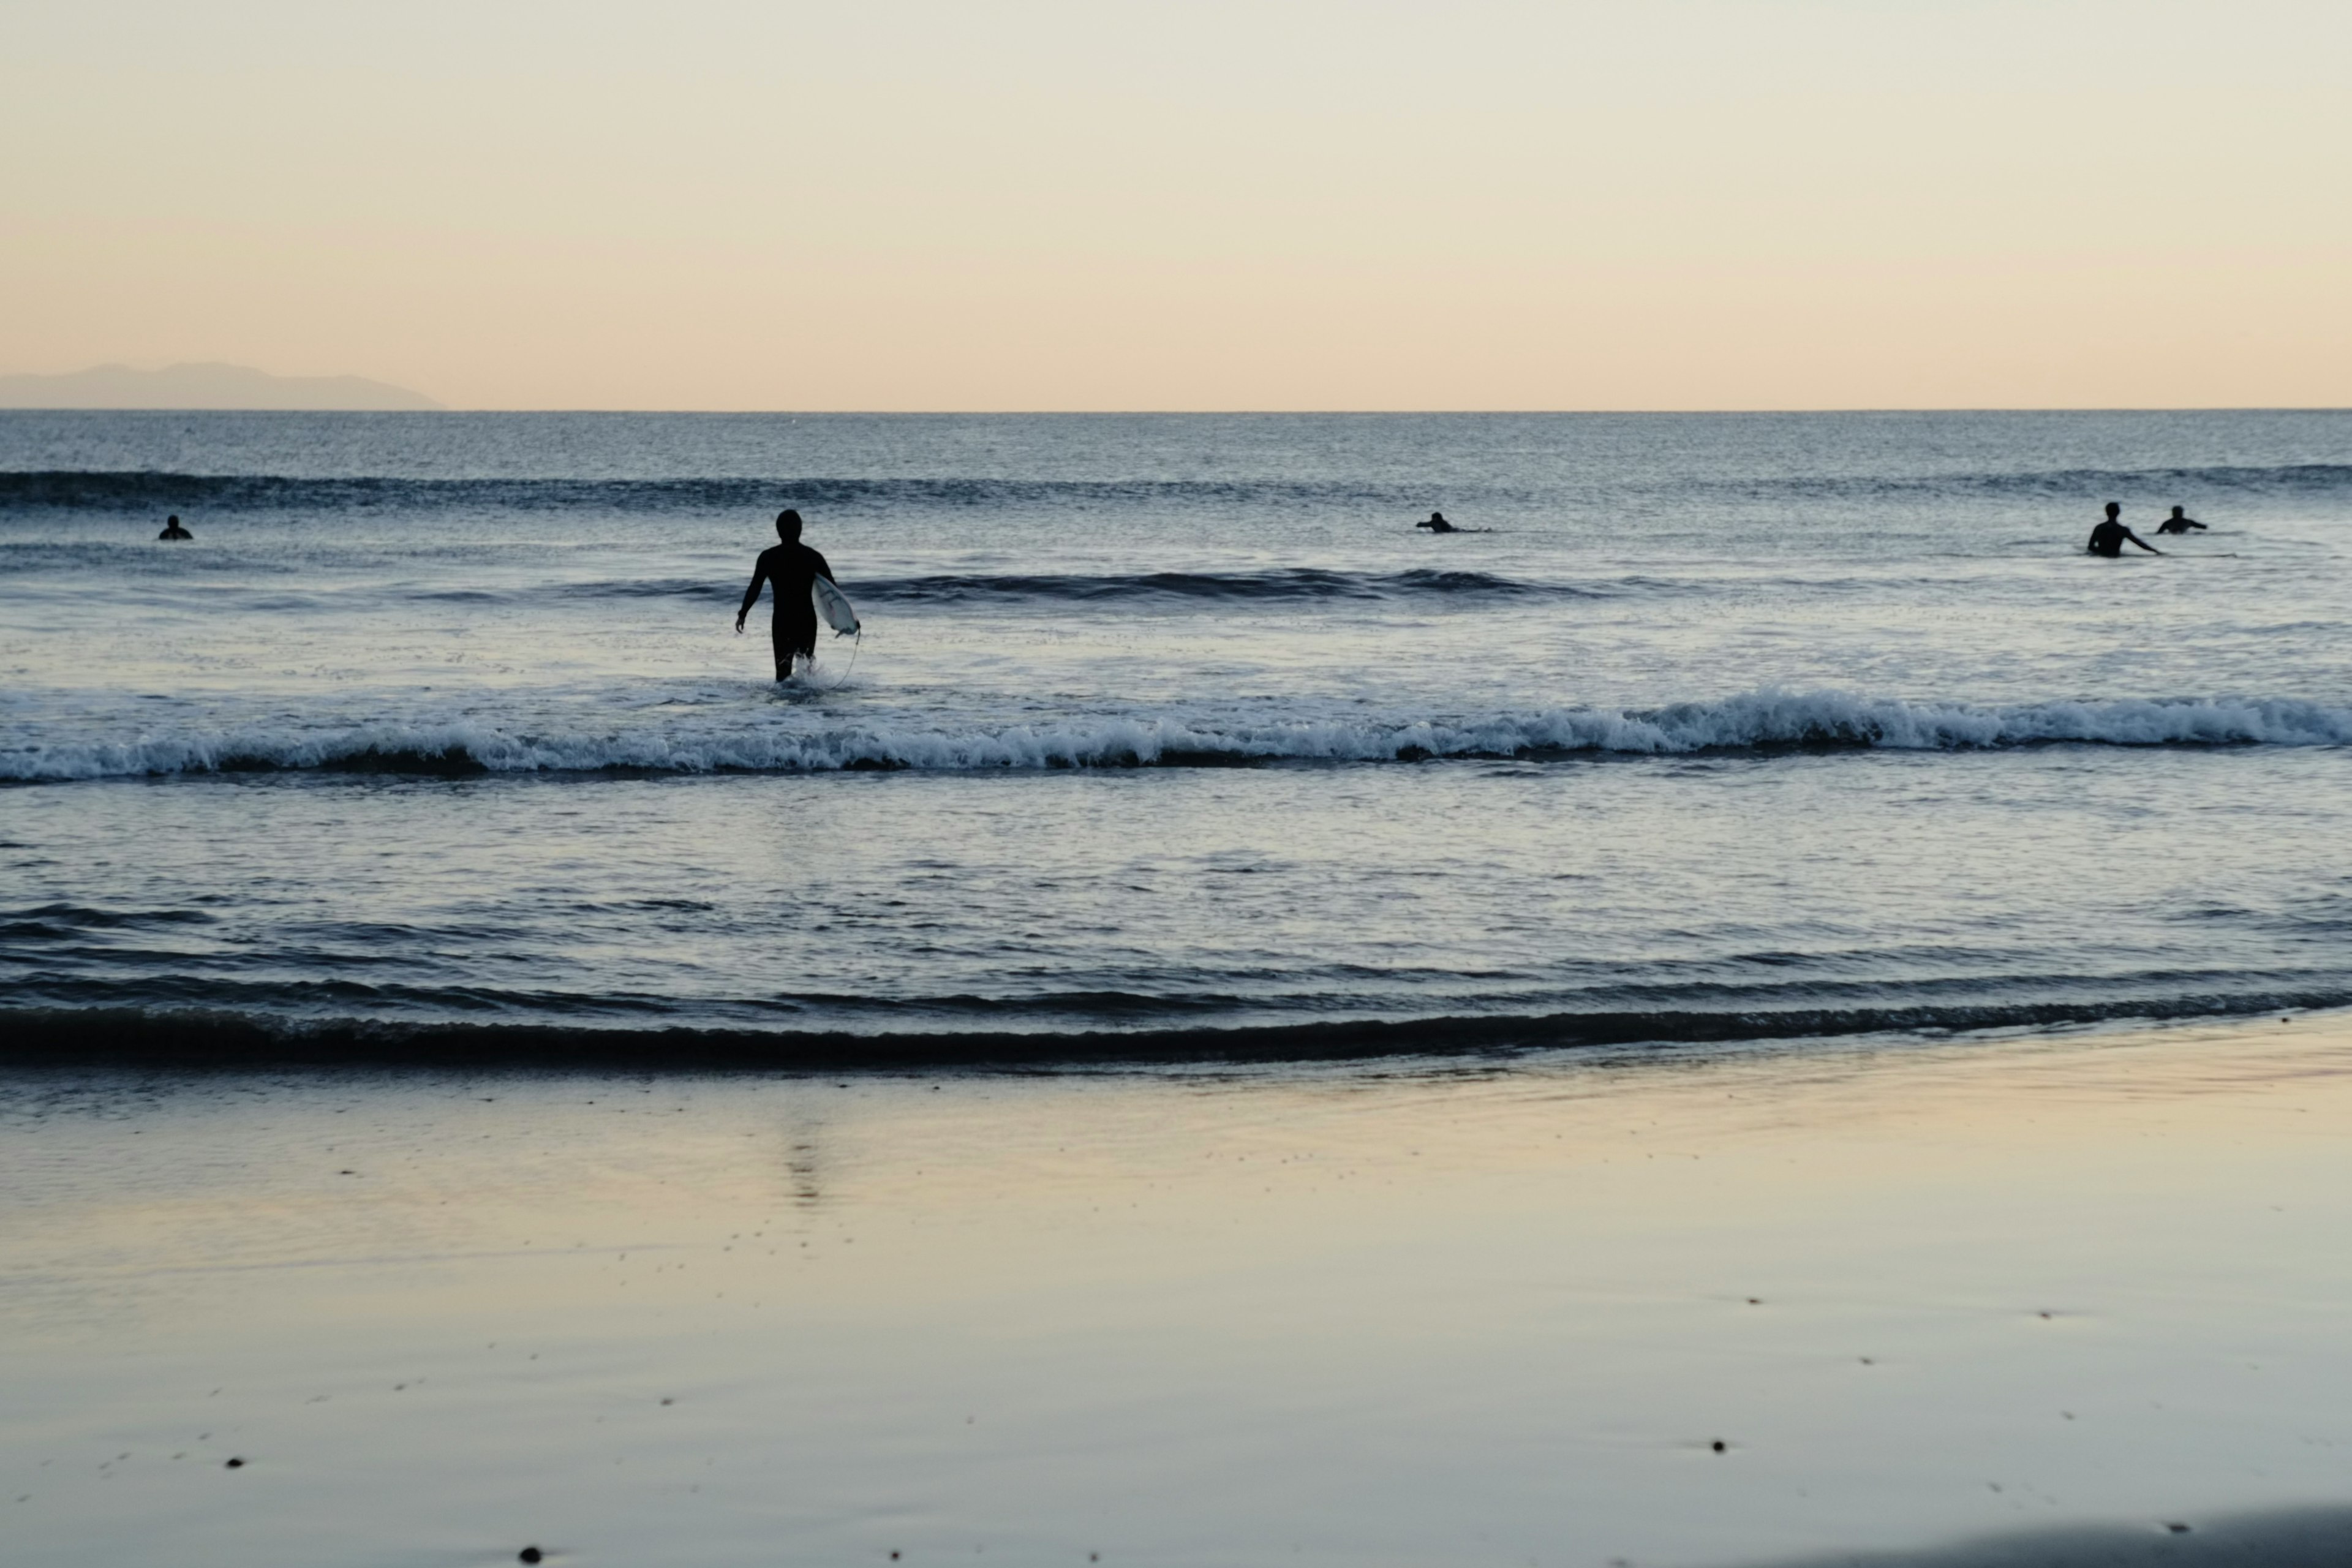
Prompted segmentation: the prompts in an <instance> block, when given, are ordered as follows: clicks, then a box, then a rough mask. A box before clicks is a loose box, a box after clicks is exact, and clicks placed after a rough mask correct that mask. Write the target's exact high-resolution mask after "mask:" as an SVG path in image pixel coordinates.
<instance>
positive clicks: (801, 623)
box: [735, 508, 833, 680]
mask: <svg viewBox="0 0 2352 1568" xmlns="http://www.w3.org/2000/svg"><path fill="white" fill-rule="evenodd" d="M776 538H777V540H778V541H779V542H777V543H775V544H772V545H770V546H769V547H768V548H767V549H765V550H762V551H761V552H760V559H759V561H758V562H757V563H755V564H754V565H753V566H752V568H751V586H750V587H748V588H746V589H744V590H743V607H742V608H741V609H740V610H738V611H736V612H735V631H736V634H737V635H738V636H740V635H741V634H742V631H743V617H744V616H748V615H750V614H751V606H752V605H756V604H758V603H759V602H760V586H761V584H763V583H772V584H775V588H776V592H775V601H774V603H775V619H774V620H773V621H772V622H771V623H770V624H769V629H770V632H771V634H772V636H773V637H774V639H775V645H776V679H778V680H790V679H792V678H793V655H794V654H799V655H800V656H802V657H803V658H812V659H813V658H815V657H816V603H815V601H814V599H812V598H811V597H810V596H809V595H810V594H811V592H812V591H813V586H814V580H815V579H817V578H819V577H822V578H824V580H825V581H826V582H828V583H830V582H832V581H833V568H832V567H830V566H828V565H826V564H825V561H824V556H822V555H819V554H818V553H817V552H815V551H814V550H811V549H810V548H809V547H808V546H807V545H805V544H803V543H802V542H801V514H800V513H799V512H796V511H793V510H790V509H789V508H788V509H786V510H783V511H780V512H778V513H777V514H776Z"/></svg>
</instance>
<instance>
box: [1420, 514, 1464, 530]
mask: <svg viewBox="0 0 2352 1568" xmlns="http://www.w3.org/2000/svg"><path fill="white" fill-rule="evenodd" d="M1413 527H1415V528H1425V529H1427V530H1429V531H1430V532H1432V533H1459V532H1461V530H1460V529H1458V528H1456V527H1454V525H1453V524H1452V523H1450V522H1448V521H1445V514H1444V512H1442V511H1433V512H1431V513H1430V514H1429V521H1427V522H1416V523H1414V524H1413Z"/></svg>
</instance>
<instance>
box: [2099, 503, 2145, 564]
mask: <svg viewBox="0 0 2352 1568" xmlns="http://www.w3.org/2000/svg"><path fill="white" fill-rule="evenodd" d="M2123 513H2124V508H2123V503H2122V502H2121V501H2112V500H2111V501H2109V502H2108V503H2107V521H2105V522H2103V523H2101V524H2099V526H2098V527H2096V528H2095V529H2093V530H2091V542H2090V543H2088V544H2085V545H2084V546H2083V548H2084V549H2085V550H2087V551H2089V552H2091V553H2092V554H2094V555H2104V556H2105V557H2106V558H2107V559H2108V560H2110V561H2113V560H2114V559H2115V558H2116V556H2118V555H2121V554H2122V553H2123V552H2124V541H2126V540H2129V541H2131V542H2133V543H2134V544H2137V545H2138V546H2139V547H2140V548H2141V549H2142V550H2145V551H2147V552H2148V553H2149V554H2150V555H2161V554H2163V553H2164V552H2163V551H2161V550H2158V548H2157V547H2156V546H2155V545H2153V544H2150V543H2149V542H2147V540H2145V539H2142V538H2141V537H2140V536H2139V535H2138V534H2137V533H2134V532H2133V531H2131V530H2130V529H2128V528H2126V527H2125V526H2124V524H2123Z"/></svg>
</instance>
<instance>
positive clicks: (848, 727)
mask: <svg viewBox="0 0 2352 1568" xmlns="http://www.w3.org/2000/svg"><path fill="white" fill-rule="evenodd" d="M2068 744H2072V745H2094V746H2134V747H2138V746H2342V745H2347V744H2352V707H2343V706H2331V705H2327V704H2323V703H2316V702H2309V701H2300V700H2274V699H2253V698H2206V699H2200V698H2168V699H2148V700H2105V701H2055V702H2035V703H2027V704H2022V705H2012V706H1976V705H1970V704H1965V703H1933V702H1908V701H1903V700H1896V699H1888V698H1868V697H1860V696H1854V695H1851V694H1847V693H1843V692H1835V691H1812V692H1783V691H1771V690H1766V691H1757V692H1750V693H1747V694H1744V695H1741V696H1737V697H1732V698H1727V699H1724V700H1717V701H1712V702H1685V703H1676V704H1674V705H1672V706H1670V707H1664V708H1653V709H1613V710H1612V709H1598V708H1557V709H1549V710H1540V711H1532V712H1522V713H1496V714H1491V715H1483V716H1482V715H1465V716H1455V717H1431V718H1405V717H1399V718H1395V719H1391V720H1386V721H1383V720H1378V719H1363V718H1356V717H1349V718H1347V719H1337V718H1331V719H1325V718H1298V719H1294V720H1275V721H1261V722H1234V721H1221V720H1211V719H1204V718H1194V717H1179V716H1173V715H1168V714H1149V713H1139V714H1129V715H1090V716H1073V717H1071V718H1069V719H1066V720H1064V721H1058V722H1046V723H1019V724H1005V725H991V726H980V725H975V726H971V727H968V728H947V727H935V728H922V727H912V726H910V727H907V728H894V727H892V726H890V725H888V724H887V723H859V722H856V721H851V720H846V719H843V718H840V717H838V716H827V717H824V718H821V719H817V720H814V721H810V720H806V719H798V718H795V719H790V720H782V721H767V722H758V721H740V722H737V723H735V724H734V725H733V726H732V727H730V728H725V729H714V728H710V727H707V726H706V727H702V728H685V727H675V728H666V729H654V728H648V729H644V730H638V731H620V732H598V733H580V734H534V733H526V732H520V731H509V730H506V729H501V728H499V727H498V726H496V725H492V724H485V723H478V722H470V721H467V722H451V723H444V724H425V725H399V724H384V725H355V726H349V727H344V728H338V729H308V730H289V731H278V730H268V729H258V728H256V729H245V730H226V731H167V732H163V733H153V732H151V733H148V734H144V735H142V736H139V737H138V738H136V739H131V740H124V741H120V742H62V743H40V744H32V745H19V746H16V747H13V748H10V749H8V750H6V751H5V752H0V779H8V780H15V781H18V782H36V781H63V780H73V779H95V778H110V777H126V776H139V775H156V774H172V773H236V772H268V771H321V772H338V773H413V774H459V773H599V772H604V773H614V772H619V773H645V772H657V773H730V772H756V773H818V772H834V771H842V770H859V769H876V770H897V769H917V770H924V771H930V772H940V773H958V772H973V771H982V770H1000V769H1047V768H1118V767H1188V766H1189V767H1215V766H1228V767H1230V766H1248V765H1254V764H1272V763H1400V762H1419V761H1424V760H1429V759H1433V758H1447V757H1457V758H1487V759H1526V760H1533V761H1544V760H1550V759H1568V758H1573V757H1579V756H1592V755H1608V754H1617V755H1632V756H1673V755H1683V754H1689V753H1694V752H1734V753H1737V752H1780V751H1790V750H1805V749H1816V750H1838V749H1854V750H1864V749H1884V750H1898V751H1926V752H1936V751H1944V752H1958V751H1986V750H2001V749H2008V748H2016V747H2026V746H2048V745H2068Z"/></svg>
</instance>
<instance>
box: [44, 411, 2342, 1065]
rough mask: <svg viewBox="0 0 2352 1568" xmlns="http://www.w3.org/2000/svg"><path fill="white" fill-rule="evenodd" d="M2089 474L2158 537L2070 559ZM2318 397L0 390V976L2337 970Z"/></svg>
mask: <svg viewBox="0 0 2352 1568" xmlns="http://www.w3.org/2000/svg"><path fill="white" fill-rule="evenodd" d="M2106 500H2117V501H2120V502H2122V503H2123V505H2124V508H2125V514H2124V516H2125V521H2126V522H2127V523H2130V524H2133V525H2134V526H2135V527H2137V529H2138V530H2139V531H2141V533H2142V534H2143V535H2145V536H2147V537H2148V538H2149V539H2150V541H2151V542H2157V543H2158V544H2160V545H2161V546H2162V547H2163V548H2164V549H2166V550H2167V551H2168V552H2170V553H2168V555H2167V556H2165V557H2164V558H2161V559H2159V558H2157V557H2154V556H2147V555H2141V554H2138V553H2137V552H2132V553H2130V554H2127V556H2126V558H2125V559H2123V560H2120V561H2103V560H2097V559H2093V558H2090V557H2087V556H2085V555H2084V554H2083V553H2082V545H2083V541H2084V536H2085V535H2086V534H2087V532H2088V531H2089V529H2090V526H2091V524H2092V523H2093V522H2095V521H2097V518H2098V516H2099V510H2100V506H2101V503H2103V502H2105V501H2106ZM2176 503H2178V504H2181V505H2185V506H2186V507H2187V508H2188V509H2189V514H2190V515H2191V516H2193V517H2196V518H2199V519H2200V520H2202V521H2205V522H2207V523H2208V524H2209V525H2210V531H2207V532H2204V533H2200V534H2195V535H2192V536H2189V538H2186V539H2181V540H2174V539H2160V540H2159V539H2158V538H2157V537H2156V535H2155V533H2154V527H2155V524H2156V522H2157V521H2158V519H2159V518H2161V517H2162V516H2163V514H2164V512H2165V511H2166V510H2168V508H2169V507H2170V506H2171V505H2173V504H2176ZM786 506H791V507H796V508H798V509H799V510H801V511H802V513H803V515H804V516H805V517H806V519H807V521H808V534H807V541H808V542H809V543H811V544H812V545H814V546H815V547H816V548H817V549H819V550H820V551H822V552H824V553H825V555H826V556H827V557H828V558H829V559H830V561H831V563H832V564H833V567H834V569H835V574H836V575H837V576H838V578H839V580H840V582H841V584H842V585H843V587H844V588H845V590H846V591H847V593H848V594H849V595H850V597H851V598H852V599H853V600H854V601H855V602H856V605H857V606H858V609H859V612H860V613H861V615H862V616H864V619H865V623H866V630H865V632H864V634H863V636H862V637H860V638H858V639H854V640H853V639H837V640H832V641H829V642H828V643H827V644H826V646H825V647H824V648H823V649H822V650H821V658H820V663H819V667H818V668H817V670H816V671H815V672H814V674H813V675H811V676H809V677H806V678H804V679H799V680H796V681H795V682H793V684H791V685H789V686H785V687H782V688H780V687H778V686H777V685H776V684H775V683H774V682H773V681H772V680H771V679H769V678H768V677H769V673H770V669H769V664H770V656H769V651H768V647H767V642H766V637H765V626H766V618H767V614H766V610H765V608H764V607H762V608H761V610H759V611H757V612H755V614H754V616H753V619H752V622H751V628H750V630H749V632H748V633H747V634H746V635H744V636H742V637H737V636H736V635H734V632H733V627H732V623H733V616H734V610H735V605H736V603H737V600H738V599H739V597H740V595H741V593H742V590H743V586H744V584H745V582H746V580H747V578H748V575H749V572H750V568H751V560H752V557H753V556H754V554H755V553H756V552H758V551H759V550H760V549H761V548H763V547H764V546H765V545H767V544H768V543H771V542H772V541H773V537H774V535H773V532H772V526H771V520H772V517H773V515H774V513H775V512H776V511H777V510H779V509H780V508H782V507H786ZM1433 508H1442V509H1444V511H1445V513H1446V515H1447V516H1448V517H1449V518H1451V519H1452V520H1453V521H1454V522H1455V523H1456V524H1457V525H1458V526H1460V527H1462V528H1463V529H1465V530H1466V531H1465V532H1462V533H1459V534H1454V535H1451V536H1445V537H1433V536H1430V535H1428V534H1425V533H1423V532H1419V531H1415V529H1414V528H1413V526H1412V525H1413V523H1414V521H1415V520H1416V519H1418V518H1421V517H1424V516H1426V515H1427V514H1428V513H1429V511H1430V510H1432V509H1433ZM167 512H176V513H178V514H179V515H180V517H181V518H182V519H183V520H184V521H185V522H186V523H187V525H188V526H189V527H190V528H191V529H192V530H193V531H194V540H193V541H192V542H187V543H183V544H163V543H158V542H155V539H154V535H155V533H156V531H157V530H158V529H159V528H161V527H162V525H163V518H164V515H165V514H166V513H167ZM2347 609H2352V414H2347V413H2330V412H2273V413H2264V412H2231V413H2173V414H2166V413H2137V414H1989V415H1981V414H1913V415H1900V414H1897V415H1828V414H1817V415H1792V416H1682V415H1647V416H1518V415H1486V416H1328V417H1327V416H970V417H967V416H887V417H884V416H870V417H869V416H638V415H474V414H426V415H295V414H269V415H234V414H196V415H183V414H117V413H72V414H62V413H60V414H41V413H0V672H5V680H0V780H5V781H6V782H5V784H0V1007H5V1008H7V1009H11V1010H14V1011H15V1012H16V1014H17V1023H18V1024H19V1025H24V1024H26V1023H27V1022H28V1021H30V1020H31V1019H33V1018H35V1017H38V1018H40V1019H43V1020H46V1026H47V1027H48V1028H50V1029H51V1030H55V1029H56V1028H57V1027H58V1020H59V1019H60V1018H61V1017H62V1018H64V1019H65V1020H66V1021H67V1023H68V1024H71V1023H73V1022H74V1021H75V1020H78V1019H80V1018H81V1017H82V1015H81V1014H80V1013H79V1011H76V1010H83V1009H99V1010H102V1011H103V1012H104V1014H105V1015H106V1017H107V1018H108V1019H109V1020H110V1024H109V1026H110V1027H115V1028H124V1027H136V1028H140V1029H145V1030H147V1031H148V1032H149V1034H150V1035H155V1034H156V1033H157V1032H159V1031H160V1032H161V1033H162V1034H164V1035H168V1034H169V1033H170V1031H171V1030H173V1029H177V1028H183V1027H185V1026H190V1021H191V1020H192V1019H211V1020H215V1021H218V1020H220V1019H224V1018H226V1019H229V1020H245V1021H250V1022H257V1023H259V1024H262V1025H265V1026H271V1027H279V1026H286V1027H295V1028H298V1029H299V1027H304V1026H342V1025H347V1024H351V1023H360V1024H363V1025H367V1026H373V1027H375V1028H376V1030H377V1037H378V1038H380V1039H381V1038H394V1039H396V1038H397V1037H398V1036H399V1034H400V1031H401V1030H403V1029H407V1028H416V1029H432V1028H436V1027H439V1026H447V1025H452V1024H470V1025H486V1026H517V1025H523V1026H536V1027H537V1028H538V1029H539V1030H540V1031H541V1033H540V1035H539V1037H540V1038H541V1039H555V1040H559V1041H560V1040H562V1039H565V1038H573V1037H577V1038H580V1039H583V1040H585V1039H587V1038H588V1036H587V1035H586V1034H585V1033H583V1031H591V1030H593V1031H609V1030H646V1029H690V1030H702V1031H761V1032H765V1033H768V1034H770V1035H772V1036H775V1037H779V1038H781V1039H782V1040H783V1041H784V1043H786V1044H789V1042H790V1038H792V1037H807V1036H815V1035H834V1036H840V1035H846V1036H852V1037H876V1036H897V1037H907V1038H910V1039H918V1040H921V1039H929V1040H947V1041H955V1040H962V1039H967V1038H971V1037H989V1036H995V1037H1020V1038H1021V1039H1022V1040H1023V1042H1024V1049H1039V1050H1043V1051H1045V1053H1046V1054H1051V1052H1052V1050H1053V1049H1054V1048H1055V1047H1054V1042H1056V1041H1076V1040H1077V1039H1078V1038H1079V1037H1088V1036H1096V1037H1098V1036H1102V1035H1106V1034H1108V1035H1113V1036H1121V1035H1137V1036H1150V1037H1155V1038H1159V1039H1160V1040H1162V1041H1163V1042H1166V1041H1181V1040H1187V1039H1191V1040H1198V1041H1201V1042H1202V1043H1203V1046H1204V1048H1212V1049H1213V1048H1219V1047H1221V1046H1222V1044H1223V1043H1229V1042H1234V1041H1241V1042H1244V1043H1245V1042H1247V1041H1251V1040H1257V1041H1274V1042H1280V1041H1283V1040H1307V1041H1311V1042H1313V1043H1314V1048H1316V1049H1318V1050H1320V1049H1331V1050H1338V1051H1341V1052H1344V1051H1346V1050H1348V1049H1349V1048H1351V1047H1352V1045H1353V1044H1357V1043H1362V1044H1365V1045H1366V1046H1367V1048H1370V1047H1373V1046H1379V1047H1381V1048H1386V1047H1389V1046H1392V1045H1394V1044H1396V1043H1398V1042H1404V1043H1408V1044H1412V1045H1413V1046H1414V1047H1416V1048H1423V1047H1426V1048H1433V1049H1434V1048H1442V1047H1445V1046H1447V1045H1450V1044H1473V1045H1484V1046H1503V1045H1511V1044H1517V1043H1532V1044H1573V1043H1576V1042H1578V1041H1580V1040H1610V1041H1617V1042H1640V1041H1646V1040H1674V1039H1717V1038H1738V1037H1786V1036H1798V1037H1802V1036H1809V1035H1829V1034H1843V1033H1852V1032H1855V1031H1859V1030H1878V1029H1885V1028H1908V1029H1927V1030H1934V1029H1943V1028H1956V1027H1972V1026H1992V1025H2008V1024H2030V1023H2048V1022H2061V1021H2071V1022H2092V1021H2098V1020H2105V1019H2126V1018H2161V1017H2173V1016H2191V1015H2201V1014H2227V1013H2252V1012H2257V1011H2261V1010H2263V1009H2268V1008H2274V1007H2283V1006H2284V1007H2305V1006H2338V1005H2352V632H2347V626H2346V617H2347ZM142 1016H143V1017H144V1018H145V1019H146V1022H145V1023H143V1024H142V1023H138V1022H137V1020H138V1019H139V1018H141V1017H142ZM125 1020H131V1023H126V1022H125ZM1372 1026H1388V1027H1372ZM1394 1026H1402V1028H1398V1027H1394ZM1237 1030H1238V1031H1250V1032H1251V1033H1248V1034H1245V1035H1235V1034H1233V1033H1231V1032H1232V1031H1237ZM484 1038H488V1037H487V1036H486V1037H484ZM983 1044H984V1042H983Z"/></svg>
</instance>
